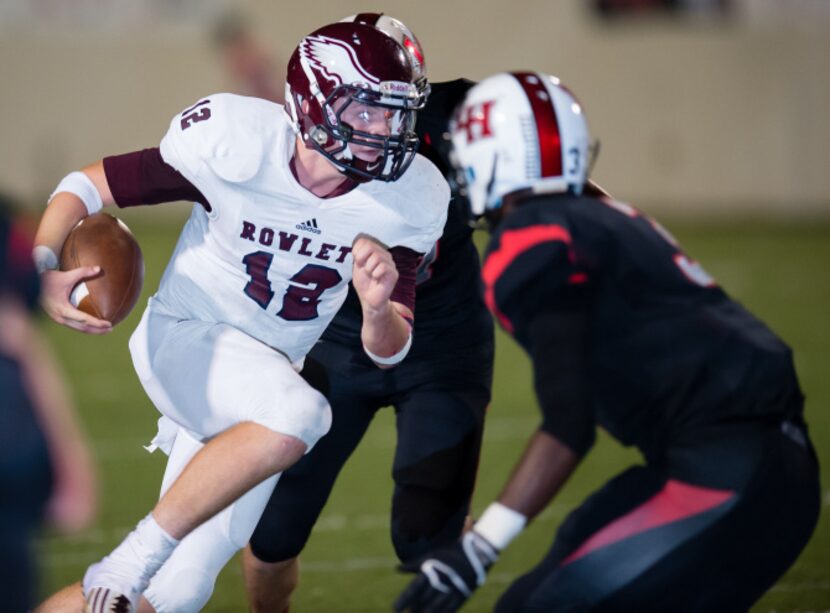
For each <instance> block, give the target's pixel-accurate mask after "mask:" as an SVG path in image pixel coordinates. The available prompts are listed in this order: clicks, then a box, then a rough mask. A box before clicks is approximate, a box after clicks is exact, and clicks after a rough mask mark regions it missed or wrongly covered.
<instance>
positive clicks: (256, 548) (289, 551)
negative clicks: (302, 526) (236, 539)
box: [249, 531, 308, 564]
mask: <svg viewBox="0 0 830 613" xmlns="http://www.w3.org/2000/svg"><path fill="white" fill-rule="evenodd" d="M307 540H308V535H307V534H306V533H304V532H299V533H298V532H296V531H293V532H291V533H289V534H284V535H281V536H279V537H277V538H272V539H264V538H257V535H256V534H255V535H254V537H253V538H252V539H251V542H250V543H249V545H250V547H251V553H252V554H253V556H252V557H254V558H256V560H257V561H258V562H260V563H262V564H275V563H278V562H285V561H287V560H290V559H292V558H296V557H298V556H299V555H300V553H301V552H302V551H303V548H304V547H305V544H306V541H307Z"/></svg>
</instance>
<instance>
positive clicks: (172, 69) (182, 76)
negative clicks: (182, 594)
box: [0, 0, 830, 612]
mask: <svg viewBox="0 0 830 613" xmlns="http://www.w3.org/2000/svg"><path fill="white" fill-rule="evenodd" d="M367 10H374V11H385V12H387V13H389V14H391V15H394V16H396V17H399V18H400V19H402V20H404V21H405V22H406V23H407V24H408V25H409V26H410V27H411V28H412V29H413V30H414V31H415V32H416V33H417V34H418V36H419V38H420V39H421V42H422V44H423V45H424V47H425V49H426V52H427V63H428V71H429V75H430V77H431V78H432V79H433V80H442V79H450V78H455V77H457V76H466V77H469V78H473V79H476V78H481V77H484V76H486V75H488V74H490V73H492V72H495V71H498V70H510V69H537V70H542V71H546V72H551V73H553V74H557V75H559V76H560V77H561V78H562V79H563V81H564V82H565V83H567V84H569V85H570V86H571V87H572V88H573V89H574V90H575V91H576V92H577V94H578V95H579V96H580V98H581V99H582V102H583V103H584V106H585V108H586V111H587V113H588V118H589V120H590V122H591V128H592V131H593V133H594V134H595V136H597V137H599V139H600V140H601V141H602V152H601V154H600V157H599V159H598V162H597V165H596V166H595V168H594V173H593V176H594V177H595V178H596V179H597V180H598V181H599V182H600V183H601V184H602V185H604V186H606V187H607V188H608V189H609V190H610V191H611V192H612V193H614V194H616V195H617V196H618V197H619V198H621V199H624V200H627V201H629V202H632V203H634V204H636V205H637V206H639V207H641V208H643V209H645V210H646V211H648V212H650V213H654V214H656V215H658V216H659V217H660V219H661V220H662V221H664V222H665V225H667V226H668V227H669V229H670V230H672V231H673V232H674V233H675V234H676V235H677V236H678V238H679V239H680V240H681V242H683V243H684V245H685V247H686V248H687V251H688V252H690V254H691V255H692V256H693V257H695V258H696V259H698V260H700V261H701V262H702V263H703V264H704V265H705V266H706V267H707V269H708V270H709V272H710V273H712V274H713V275H714V276H715V277H716V278H717V279H718V280H719V281H720V282H721V283H722V284H723V285H724V286H725V287H726V289H727V290H728V291H729V292H730V293H731V294H732V295H734V296H735V297H737V298H738V299H739V300H740V301H742V302H743V303H744V304H746V305H747V306H748V307H749V308H750V309H752V310H753V311H754V312H756V313H757V314H758V315H759V316H761V318H763V319H764V320H766V321H767V322H768V323H769V324H770V325H771V326H772V328H773V329H775V330H776V331H777V332H778V333H779V334H781V335H782V336H783V337H784V338H785V339H786V340H787V341H788V342H790V344H791V345H792V346H793V347H794V349H795V352H796V360H797V364H798V367H799V372H800V375H801V379H802V384H803V387H804V389H805V391H806V394H807V397H808V405H807V417H808V420H809V422H810V425H811V429H812V432H813V435H814V440H815V443H816V446H817V448H818V450H819V455H820V456H821V459H822V460H823V463H824V465H825V466H826V465H828V463H830V413H829V412H828V407H830V379H828V377H827V374H826V373H827V368H826V366H825V364H826V360H827V359H828V355H830V323H828V316H827V314H828V312H830V275H828V273H827V268H828V265H830V172H828V168H830V163H829V162H830V154H828V149H827V143H828V142H830V119H828V118H827V109H828V108H830V70H828V58H830V37H828V36H827V34H826V31H827V27H828V25H830V2H826V0H787V1H783V0H709V1H706V0H685V1H684V0H652V1H648V0H640V1H635V0H617V1H614V0H557V1H556V2H550V1H548V0H519V1H518V2H511V3H508V2H503V1H498V2H497V1H495V0H453V1H452V2H446V1H439V0H420V1H419V2H417V3H416V2H409V3H404V2H396V1H390V2H378V1H377V0H374V1H372V0H370V1H369V2H363V3H359V2H354V1H352V0H339V1H334V0H318V1H317V2H313V3H312V2H305V3H301V4H294V3H290V4H289V3H285V2H270V1H267V0H247V1H239V2H235V1H233V0H144V1H143V2H129V1H128V0H110V1H109V2H101V1H100V0H74V1H73V2H71V3H68V2H62V1H61V0H30V1H27V0H0V83H2V84H3V93H2V95H0V134H2V135H3V137H2V146H0V190H3V191H5V192H9V193H11V194H12V195H14V196H17V197H18V198H20V199H22V200H23V201H25V202H26V203H27V204H28V205H29V207H30V209H31V211H32V213H33V214H37V213H38V212H39V210H40V209H41V208H42V206H43V203H44V202H45V200H46V197H47V196H48V194H49V193H50V192H51V190H52V189H53V187H54V185H55V184H56V183H57V181H58V180H59V179H60V178H61V177H62V176H63V175H64V174H66V172H68V171H69V170H73V169H76V168H79V167H81V166H83V165H84V164H86V163H88V162H91V161H93V160H95V159H98V158H100V157H101V156H102V155H104V154H108V153H119V152H123V151H129V150H132V149H137V148H142V147H146V146H155V145H156V144H157V143H158V140H159V139H160V137H161V136H162V135H163V133H164V132H165V130H166V128H167V124H168V122H169V120H170V118H171V117H172V115H173V114H174V113H175V112H177V111H178V110H180V109H182V108H184V107H186V106H188V105H189V104H190V103H192V102H193V101H195V100H197V99H199V98H200V97H201V96H203V95H205V94H208V93H211V92H214V91H222V90H228V89H235V88H237V84H236V83H235V82H234V81H233V79H232V75H230V74H229V68H228V63H227V57H224V56H222V55H221V53H220V52H219V50H218V49H217V47H216V39H215V33H216V24H217V23H218V22H220V21H223V20H225V19H226V17H227V15H228V14H229V12H232V13H233V14H234V15H243V16H244V17H245V18H246V19H247V20H248V23H250V24H251V27H252V28H253V32H254V34H255V35H256V37H257V39H258V40H260V41H262V43H263V45H264V49H265V50H266V52H267V54H268V55H269V57H271V58H273V60H274V62H275V65H276V70H277V71H278V73H279V74H277V75H276V78H277V80H280V81H281V79H282V74H283V73H282V69H283V66H284V63H285V60H286V59H287V57H288V55H289V54H290V52H291V50H292V49H293V47H294V45H295V44H296V42H297V41H298V40H299V38H300V37H301V36H302V35H304V34H306V33H307V32H308V31H310V30H312V29H314V28H316V27H317V26H319V25H322V24H323V23H326V22H329V21H332V20H335V19H338V18H340V17H342V16H345V15H347V14H349V13H354V12H361V11H367ZM185 214H186V207H185V206H184V205H175V206H172V207H156V208H155V209H153V210H138V211H129V212H125V213H124V214H123V215H122V217H123V218H124V219H125V220H126V221H127V223H128V224H129V225H130V226H131V227H132V229H133V231H134V233H135V234H136V235H137V237H138V239H139V241H140V243H141V245H142V248H143V250H144V253H145V258H146V261H147V282H146V285H145V289H144V298H142V302H143V301H144V300H145V299H146V296H147V295H149V294H150V293H152V291H153V290H154V289H155V286H156V284H157V281H158V278H159V276H160V274H161V272H162V269H163V266H164V264H165V262H166V259H167V257H168V256H169V254H170V252H171V250H172V247H173V243H174V241H175V237H176V234H177V232H178V229H179V227H180V225H181V223H182V221H183V219H184V215H185ZM139 311H140V309H137V310H136V312H135V313H133V314H132V315H131V316H130V318H129V319H127V320H126V321H125V322H124V323H122V324H121V325H120V326H119V327H118V328H117V329H116V330H115V331H114V332H113V334H111V335H110V336H108V337H105V338H97V337H84V336H82V335H79V334H77V333H72V332H70V331H69V330H65V329H59V327H58V326H57V325H54V324H52V323H51V322H47V321H44V322H43V328H44V330H45V331H46V332H47V334H48V335H49V337H50V338H51V340H52V341H53V343H54V345H55V348H56V349H57V351H58V354H59V357H60V358H61V360H62V362H63V364H64V366H65V368H66V371H67V375H68V378H69V381H70V384H71V386H72V389H73V392H74V396H75V400H76V404H77V405H78V408H79V411H80V412H81V416H82V420H83V423H84V426H85V428H86V430H87V433H88V435H89V437H90V439H91V440H92V443H93V447H94V451H95V453H96V457H97V460H98V465H99V470H100V476H101V481H102V495H103V504H102V509H101V514H100V517H99V521H98V522H97V524H96V525H95V526H94V527H93V528H92V529H90V530H88V531H86V532H84V533H82V534H80V535H78V536H75V537H72V538H58V537H57V536H55V535H52V534H49V533H46V534H44V535H43V537H42V538H41V539H40V540H39V541H38V550H39V552H40V556H41V563H42V569H43V588H42V591H43V593H48V592H50V591H52V590H54V589H56V588H57V587H59V586H61V585H63V584H65V583H68V582H70V581H75V580H77V579H78V578H80V576H81V574H82V573H83V570H84V569H85V567H86V566H87V565H88V564H89V563H90V562H91V561H93V560H94V559H97V558H98V557H100V556H101V555H103V554H104V553H106V552H107V551H108V550H109V549H110V548H111V547H112V546H114V545H115V544H116V543H117V542H118V541H119V540H120V539H121V538H122V537H123V535H124V533H125V532H126V531H127V530H128V529H129V527H131V526H132V525H133V524H134V522H135V521H136V520H137V519H138V518H139V517H141V516H142V515H143V514H144V513H145V512H146V510H147V509H148V508H149V507H150V506H151V504H152V501H153V500H154V499H155V497H156V495H157V488H158V484H159V480H160V474H161V471H162V468H163V457H161V456H160V454H158V453H157V454H155V455H148V454H146V452H144V451H143V449H142V448H141V445H142V444H144V443H146V442H147V441H148V440H149V439H150V438H151V437H152V435H153V433H154V422H155V418H154V409H153V408H152V406H151V405H150V403H149V401H148V400H147V399H146V397H145V396H144V394H143V392H142V391H141V389H140V387H139V384H138V381H137V379H136V377H135V376H134V374H133V371H132V366H131V364H130V361H129V356H128V352H127V338H128V337H129V334H130V332H131V331H132V329H133V328H134V326H135V325H136V323H137V321H138V319H137V318H138V316H139V314H140V313H139ZM526 365H527V362H526V360H525V359H524V357H523V356H522V355H521V354H520V352H519V351H518V350H517V349H516V347H515V346H514V345H513V343H512V342H511V341H509V339H506V338H505V337H503V336H499V338H498V351H497V365H496V368H497V370H496V382H495V390H494V392H495V395H494V400H493V404H492V408H491V415H490V417H489V423H488V426H487V429H486V435H485V449H484V455H483V460H482V464H481V470H480V476H479V486H478V489H477V492H476V497H475V501H474V509H475V510H476V511H479V512H480V511H481V510H482V508H483V506H484V505H485V504H486V503H487V501H489V500H490V499H491V498H492V497H493V496H494V495H495V494H496V493H497V491H498V488H499V486H500V485H501V483H502V482H503V480H504V478H505V477H506V475H507V473H508V471H509V470H510V468H511V466H512V464H513V462H514V461H515V459H516V458H517V456H518V453H519V451H520V449H521V447H522V446H523V442H524V440H525V438H526V437H527V435H528V434H529V433H530V432H531V430H532V429H533V428H534V427H535V423H536V419H537V417H536V408H535V405H534V401H533V398H532V393H531V390H530V380H529V374H528V371H527V368H526ZM388 413H389V412H386V414H383V415H381V416H380V417H379V419H378V420H377V422H376V423H375V424H374V426H373V428H372V429H371V430H370V432H369V435H368V438H367V440H366V441H365V442H364V444H363V446H362V447H361V448H360V449H359V450H358V453H357V454H356V456H355V457H354V458H353V460H352V461H351V462H350V464H349V465H347V467H346V470H345V472H344V474H343V477H342V478H341V480H340V482H339V483H338V486H337V487H336V489H335V492H334V494H333V496H332V499H331V501H330V503H329V505H328V507H327V509H326V511H325V514H324V516H323V518H322V519H321V521H320V523H319V524H318V526H317V528H316V530H315V533H314V535H313V537H312V541H311V543H310V545H309V547H308V549H307V551H306V553H305V554H304V558H303V563H304V571H303V576H302V582H301V587H300V590H299V593H298V597H297V600H296V607H295V610H297V611H382V610H388V609H389V604H390V603H391V601H392V599H393V598H394V596H395V594H396V593H397V591H398V589H399V588H401V587H402V586H403V585H404V583H405V581H406V579H405V578H404V577H401V576H399V575H397V574H396V573H394V572H393V570H392V568H393V566H394V563H395V560H394V554H393V552H392V548H391V545H390V544H389V538H388V510H389V494H390V491H391V486H390V479H389V472H390V458H391V452H392V449H393V445H394V427H393V423H392V420H391V415H390V414H388ZM636 461H638V458H637V456H636V454H634V453H632V452H630V451H628V450H623V449H621V448H620V447H619V446H618V445H616V444H614V443H612V442H611V441H609V440H607V439H606V438H604V437H603V438H601V439H600V442H599V444H598V446H597V447H596V448H595V450H594V452H593V453H592V454H591V455H590V456H589V458H588V459H587V460H586V461H585V462H584V463H583V465H582V466H581V467H580V469H579V472H578V473H577V475H576V477H575V478H574V479H573V480H572V482H571V483H570V484H569V485H568V487H567V488H566V490H565V491H564V492H563V493H562V494H561V495H560V496H559V497H558V498H557V500H556V502H555V503H554V504H553V505H552V506H551V507H550V508H549V509H548V510H547V511H546V512H545V513H544V514H543V516H542V517H541V518H540V519H539V520H538V521H537V522H536V523H535V524H534V525H533V526H532V527H531V528H530V529H529V530H528V531H527V532H526V533H525V534H523V535H522V536H521V537H520V538H519V540H518V541H517V542H516V543H515V545H513V546H512V547H511V549H510V550H509V551H508V552H507V553H506V554H505V555H504V557H503V560H502V562H501V563H500V564H499V566H498V567H497V568H496V569H495V572H494V574H493V576H492V578H491V581H490V582H489V583H488V585H487V586H485V588H484V589H483V590H482V591H481V593H480V594H479V595H478V596H476V598H475V599H474V600H473V601H471V603H470V605H469V607H468V610H470V611H486V610H490V609H491V608H492V603H493V602H494V600H495V598H496V595H497V594H498V593H499V592H500V591H501V590H502V589H503V588H504V587H505V586H506V584H507V583H508V582H509V581H511V580H512V578H514V577H515V576H516V575H517V574H518V573H519V572H520V571H521V570H523V569H526V568H527V567H529V566H530V565H531V564H533V563H534V562H535V561H536V560H538V558H539V557H540V556H541V555H542V553H543V552H544V551H545V550H546V549H547V547H548V545H549V543H550V540H551V539H552V536H553V532H554V530H555V528H556V525H557V524H558V522H559V521H561V519H562V518H563V516H564V515H565V514H566V513H567V511H568V510H569V509H570V508H571V507H572V506H574V505H575V504H576V503H577V502H578V501H579V500H580V499H581V498H583V497H584V496H585V495H586V494H587V493H588V492H590V491H591V490H592V489H593V488H595V487H597V486H598V485H600V484H601V483H602V482H603V481H604V480H605V478H607V476H609V475H610V474H611V473H612V471H615V470H617V469H618V468H619V467H620V466H621V465H623V464H625V463H631V462H636ZM823 491H824V510H825V513H824V514H823V516H822V518H821V520H820V523H819V527H818V529H817V531H816V533H815V535H814V537H813V540H812V542H811V544H810V545H809V546H808V548H807V550H806V551H805V552H804V553H803V555H802V556H801V558H800V559H799V561H798V562H797V563H796V565H795V566H794V567H793V568H792V569H791V571H790V572H789V573H788V574H787V575H786V576H785V577H784V578H783V579H782V580H781V581H780V582H779V584H778V585H777V586H776V587H775V588H774V589H773V590H772V591H771V592H770V593H769V594H768V595H767V596H766V597H765V598H764V599H763V600H762V601H761V602H760V603H759V605H758V606H757V607H756V609H757V610H758V611H816V610H830V521H829V520H828V518H827V510H828V508H830V479H828V478H827V477H825V478H824V479H823ZM207 610H208V611H217V612H219V611H228V612H230V611H243V610H246V605H245V601H244V595H243V589H242V582H241V574H240V571H239V566H238V564H236V563H235V562H234V563H232V564H231V565H230V566H229V567H228V568H227V569H226V570H225V572H224V573H223V575H222V576H221V577H220V581H219V583H218V585H217V589H216V592H215V596H214V598H213V600H212V602H211V603H210V605H209V606H208V608H207Z"/></svg>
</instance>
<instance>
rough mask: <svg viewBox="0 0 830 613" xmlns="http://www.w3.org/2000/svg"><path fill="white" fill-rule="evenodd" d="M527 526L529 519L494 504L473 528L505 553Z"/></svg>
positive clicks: (496, 503) (501, 505)
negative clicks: (506, 548) (505, 549)
mask: <svg viewBox="0 0 830 613" xmlns="http://www.w3.org/2000/svg"><path fill="white" fill-rule="evenodd" d="M526 525H527V517H525V516H524V515H522V514H521V513H519V512H518V511H514V510H513V509H511V508H510V507H506V506H504V505H503V504H501V503H500V502H494V503H492V504H491V505H490V506H489V507H487V509H486V510H485V511H484V514H483V515H482V516H481V518H480V519H479V520H478V521H477V522H476V523H475V525H474V526H473V530H475V531H476V532H477V533H478V534H480V535H481V536H483V537H484V538H485V539H487V541H488V542H489V543H490V544H491V545H493V546H494V547H496V548H497V549H498V550H499V551H503V550H504V548H505V547H507V546H508V545H509V544H510V542H511V541H512V540H513V539H514V538H516V537H517V536H519V533H521V531H522V530H524V527H525V526H526Z"/></svg>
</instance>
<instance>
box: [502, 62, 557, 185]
mask: <svg viewBox="0 0 830 613" xmlns="http://www.w3.org/2000/svg"><path fill="white" fill-rule="evenodd" d="M513 76H514V77H516V80H517V81H518V82H519V85H521V86H522V89H523V90H524V92H525V95H526V96H527V100H528V102H530V108H531V110H532V111H533V116H534V117H535V118H536V134H537V136H538V137H539V159H540V163H541V168H540V169H539V170H540V171H541V173H542V174H541V176H542V177H561V176H562V174H563V172H562V135H561V134H560V132H559V121H558V120H557V118H556V109H554V107H553V100H552V99H551V96H550V93H548V90H547V88H546V87H545V84H544V83H542V78H543V77H541V76H539V75H538V74H536V73H533V72H514V73H513Z"/></svg>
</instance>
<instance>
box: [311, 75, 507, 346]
mask: <svg viewBox="0 0 830 613" xmlns="http://www.w3.org/2000/svg"><path fill="white" fill-rule="evenodd" d="M472 86H473V83H472V82H471V81H467V80H465V79H458V80H455V81H447V82H442V83H433V84H432V93H431V94H430V96H429V99H428V101H427V104H426V106H425V108H424V109H423V110H422V111H420V112H419V113H418V121H417V132H418V136H419V137H420V139H421V145H420V149H419V153H421V154H422V155H424V156H426V157H427V158H428V159H429V160H430V161H431V162H432V163H433V164H435V165H436V166H437V167H438V169H439V170H441V171H442V172H443V173H444V174H445V175H446V174H448V172H449V168H450V165H449V160H448V159H447V152H446V148H445V147H444V145H443V143H444V133H445V132H446V131H447V126H448V123H449V120H450V117H451V115H452V111H453V109H454V108H455V106H456V105H457V104H458V103H459V102H460V101H461V99H462V98H463V97H464V95H465V94H466V92H467V90H468V89H470V87H472ZM472 232H473V231H472V229H471V228H470V226H469V224H468V223H467V218H466V212H465V211H464V209H463V207H462V206H461V205H460V203H459V202H458V201H457V199H456V197H455V195H454V194H453V198H452V200H451V201H450V204H449V211H448V212H447V221H446V224H445V226H444V232H443V234H442V235H441V238H440V239H439V240H438V242H437V243H436V244H435V245H434V246H433V249H432V250H431V251H430V252H429V253H427V254H426V255H425V256H424V259H423V261H422V262H421V265H420V267H419V269H418V277H417V283H418V285H417V291H416V297H415V328H414V333H413V334H414V336H413V345H412V350H411V351H410V354H409V356H408V357H407V359H408V360H409V359H411V358H412V357H414V356H417V355H424V354H429V353H435V352H442V351H443V348H444V347H446V346H447V345H448V344H451V345H452V346H453V347H454V348H458V347H459V345H460V344H463V343H465V342H466V343H469V345H474V344H477V343H480V342H482V341H483V340H485V339H484V337H491V335H492V331H491V328H492V320H491V318H490V315H489V314H488V312H487V309H486V307H485V306H484V304H483V302H482V300H481V293H480V291H479V270H480V265H479V256H478V252H477V250H476V248H475V245H474V244H473V241H472ZM361 324H362V318H361V312H360V301H359V300H358V298H357V294H355V292H354V289H353V288H351V287H350V288H349V296H348V297H347V299H346V302H345V304H344V305H343V307H342V308H341V309H340V311H339V312H338V314H337V316H336V317H335V318H334V320H333V321H332V322H331V324H329V327H328V329H327V330H326V332H325V333H324V334H323V337H322V338H323V340H324V341H332V342H337V343H340V344H344V345H349V346H353V347H354V348H355V350H356V351H359V352H361V353H362V351H363V350H362V348H361V343H360V327H361ZM367 359H368V358H367Z"/></svg>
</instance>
